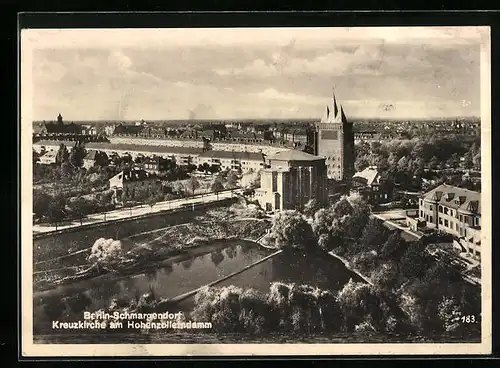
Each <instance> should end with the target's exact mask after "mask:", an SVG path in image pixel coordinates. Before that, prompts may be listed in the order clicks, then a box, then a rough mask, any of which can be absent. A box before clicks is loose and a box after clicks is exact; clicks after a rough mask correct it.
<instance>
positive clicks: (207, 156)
mask: <svg viewBox="0 0 500 368" xmlns="http://www.w3.org/2000/svg"><path fill="white" fill-rule="evenodd" d="M264 158H265V155H264V154H262V153H258V152H229V151H206V152H203V153H201V154H200V155H199V156H198V161H197V163H198V165H203V164H204V163H206V164H208V165H218V166H220V170H226V169H230V170H241V171H243V172H247V171H249V170H250V169H252V170H253V171H258V170H260V169H262V168H263V167H264V164H265V159H264Z"/></svg>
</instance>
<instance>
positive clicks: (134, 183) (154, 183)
mask: <svg viewBox="0 0 500 368" xmlns="http://www.w3.org/2000/svg"><path fill="white" fill-rule="evenodd" d="M109 188H110V189H112V190H113V191H114V192H115V197H116V198H117V199H119V200H120V199H123V196H125V197H127V198H132V199H133V198H134V197H136V196H137V195H138V194H139V192H140V191H145V192H146V193H147V194H148V195H151V194H157V193H159V191H160V190H161V181H160V180H159V179H158V178H157V176H156V175H154V174H151V173H148V172H147V171H145V170H124V171H121V172H119V173H118V174H116V175H115V176H113V177H112V178H111V179H109Z"/></svg>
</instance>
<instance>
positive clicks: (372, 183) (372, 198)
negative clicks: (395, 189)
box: [351, 166, 392, 204]
mask: <svg viewBox="0 0 500 368" xmlns="http://www.w3.org/2000/svg"><path fill="white" fill-rule="evenodd" d="M351 192H355V193H358V194H359V195H361V197H362V198H363V199H365V200H366V201H367V202H369V203H373V204H375V203H382V202H387V201H389V200H390V199H391V198H392V184H391V183H389V182H387V180H385V179H384V178H383V177H382V176H381V175H380V172H379V171H378V170H377V167H376V166H368V167H367V168H365V169H364V170H362V171H359V172H357V173H356V174H354V176H353V177H352V182H351Z"/></svg>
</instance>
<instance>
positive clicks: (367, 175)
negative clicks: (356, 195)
mask: <svg viewBox="0 0 500 368" xmlns="http://www.w3.org/2000/svg"><path fill="white" fill-rule="evenodd" d="M378 174H379V172H378V170H377V167H376V166H368V167H367V168H366V169H364V170H362V171H359V172H357V173H356V174H354V176H353V177H352V179H353V180H356V181H358V182H362V183H363V184H365V185H372V184H373V183H374V181H375V179H377V176H378Z"/></svg>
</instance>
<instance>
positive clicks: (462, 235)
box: [419, 184, 481, 256]
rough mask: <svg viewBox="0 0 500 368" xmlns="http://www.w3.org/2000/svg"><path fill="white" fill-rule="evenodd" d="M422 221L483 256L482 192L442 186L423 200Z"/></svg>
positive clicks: (467, 249) (470, 251)
mask: <svg viewBox="0 0 500 368" xmlns="http://www.w3.org/2000/svg"><path fill="white" fill-rule="evenodd" d="M419 219H420V220H421V221H425V222H426V226H427V227H429V228H435V229H439V230H442V231H444V232H446V233H448V234H451V235H453V236H454V237H456V238H457V239H458V241H459V243H460V244H461V245H462V247H464V248H465V250H466V251H467V252H469V253H472V254H474V255H476V256H480V254H481V249H480V245H481V193H479V192H474V191H472V190H468V189H463V188H458V187H454V186H452V185H447V184H442V185H440V186H438V187H437V188H434V189H433V190H431V191H429V192H427V193H425V194H424V195H423V196H422V197H420V200H419Z"/></svg>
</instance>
